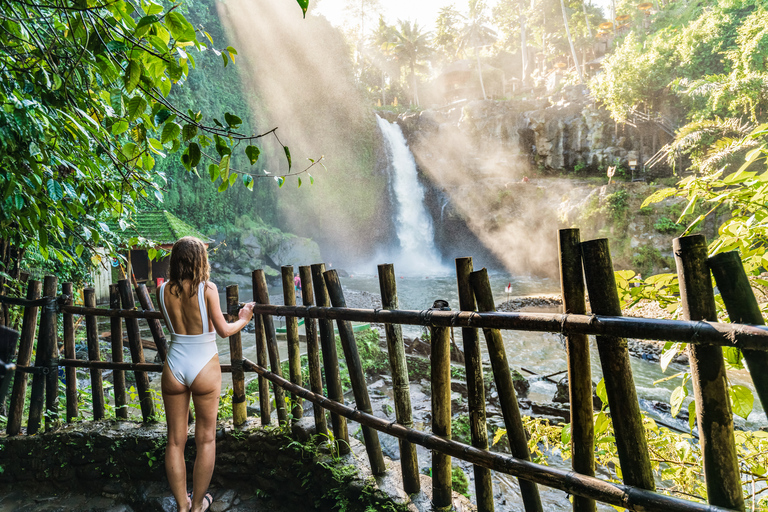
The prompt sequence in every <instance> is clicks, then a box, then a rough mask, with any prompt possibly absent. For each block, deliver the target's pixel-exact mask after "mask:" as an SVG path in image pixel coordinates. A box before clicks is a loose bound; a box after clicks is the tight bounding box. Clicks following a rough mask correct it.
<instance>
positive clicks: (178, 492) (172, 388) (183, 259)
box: [157, 236, 254, 512]
mask: <svg viewBox="0 0 768 512" xmlns="http://www.w3.org/2000/svg"><path fill="white" fill-rule="evenodd" d="M209 271H210V267H209V265H208V254H207V252H206V249H205V245H203V243H202V242H201V241H200V240H198V239H197V238H194V237H190V236H187V237H184V238H181V239H179V240H178V241H177V242H176V243H175V244H173V249H171V262H170V276H169V279H168V281H167V282H166V283H163V285H162V286H161V287H160V288H159V289H158V291H157V298H158V304H160V309H161V310H162V312H163V316H165V323H166V325H167V326H168V329H169V330H170V331H171V343H170V345H169V347H168V359H167V360H166V364H165V367H164V368H163V376H162V391H163V402H164V404H165V417H166V422H167V424H168V446H167V448H166V450H165V471H166V474H167V475H168V482H169V483H170V486H171V492H173V496H174V497H175V498H176V503H177V506H178V510H179V512H187V511H189V510H191V511H192V512H202V511H205V510H208V509H209V508H210V506H211V503H212V502H213V497H212V496H211V494H210V493H208V492H207V490H208V485H209V484H210V482H211V476H212V475H213V466H214V463H215V461H216V416H217V412H218V407H219V395H220V394H221V367H220V366H219V354H218V350H217V349H216V334H218V335H219V336H221V337H222V338H226V337H228V336H231V335H233V334H235V333H236V332H238V331H240V329H242V328H243V327H245V324H247V323H248V322H249V321H250V319H251V318H252V317H253V305H254V303H253V302H251V303H249V304H246V305H245V307H244V308H242V309H241V310H240V313H239V315H238V317H239V319H238V320H237V321H236V322H233V323H227V321H226V319H225V318H224V314H223V313H222V312H221V305H220V304H219V293H218V291H217V289H216V285H215V284H213V283H211V282H208V278H209ZM214 329H215V330H216V332H214ZM190 395H191V396H192V401H193V402H194V404H195V445H196V446H197V459H196V460H195V466H194V472H193V474H192V494H191V495H188V494H187V467H186V465H185V463H184V446H185V445H186V443H187V418H188V416H189V398H190Z"/></svg>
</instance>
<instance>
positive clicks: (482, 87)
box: [475, 45, 488, 100]
mask: <svg viewBox="0 0 768 512" xmlns="http://www.w3.org/2000/svg"><path fill="white" fill-rule="evenodd" d="M475 58H476V59H477V76H479V77H480V90H482V91H483V99H484V100H487V99H488V96H486V94H485V84H483V68H482V67H480V49H479V48H478V47H477V45H475Z"/></svg>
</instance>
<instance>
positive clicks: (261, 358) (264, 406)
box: [253, 315, 272, 426]
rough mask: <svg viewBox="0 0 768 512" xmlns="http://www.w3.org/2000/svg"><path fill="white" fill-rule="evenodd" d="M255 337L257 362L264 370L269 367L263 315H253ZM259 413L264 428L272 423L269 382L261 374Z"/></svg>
mask: <svg viewBox="0 0 768 512" xmlns="http://www.w3.org/2000/svg"><path fill="white" fill-rule="evenodd" d="M253 322H254V323H253V325H254V327H255V329H254V336H255V337H256V361H257V362H258V363H259V366H261V367H262V368H266V367H267V340H266V338H265V337H264V324H263V322H262V320H261V315H253ZM258 379H259V412H260V413H261V416H260V417H261V424H262V426H266V425H269V424H270V423H271V422H272V418H271V416H272V411H271V406H270V403H269V381H268V380H267V379H266V377H264V376H263V375H261V374H259V377H258Z"/></svg>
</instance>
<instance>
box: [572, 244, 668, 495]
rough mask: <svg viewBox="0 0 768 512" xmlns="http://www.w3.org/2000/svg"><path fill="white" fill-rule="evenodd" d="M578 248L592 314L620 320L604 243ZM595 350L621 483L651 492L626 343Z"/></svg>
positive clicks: (603, 340) (602, 341)
mask: <svg viewBox="0 0 768 512" xmlns="http://www.w3.org/2000/svg"><path fill="white" fill-rule="evenodd" d="M580 245H581V253H582V258H583V264H584V275H585V277H586V280H587V290H588V292H589V303H590V306H591V307H592V312H593V313H595V314H598V315H611V316H621V304H620V303H619V294H618V291H617V290H616V278H615V277H614V275H613V264H612V263H611V254H610V251H609V249H608V240H607V239H605V238H601V239H598V240H590V241H588V242H582V243H581V244H580ZM597 350H598V353H599V354H600V365H601V366H602V368H603V379H604V380H605V391H606V394H607V395H608V405H609V406H610V408H611V421H612V423H613V429H614V431H615V433H616V448H617V451H618V452H619V461H620V463H621V473H622V476H623V479H624V483H626V484H629V485H633V486H635V487H640V488H643V489H649V490H651V491H652V490H654V489H655V488H656V485H655V483H654V481H653V470H652V469H651V461H650V458H649V455H648V442H647V440H646V439H645V429H644V428H643V419H642V416H641V415H640V404H639V402H638V400H637V390H636V389H635V381H634V379H633V377H632V367H631V366H630V362H629V351H628V350H627V340H626V339H625V338H619V337H613V336H598V337H597ZM590 393H591V391H590Z"/></svg>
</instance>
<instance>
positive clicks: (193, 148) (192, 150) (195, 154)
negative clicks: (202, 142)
mask: <svg viewBox="0 0 768 512" xmlns="http://www.w3.org/2000/svg"><path fill="white" fill-rule="evenodd" d="M188 150H189V166H190V167H197V164H199V163H200V157H201V153H200V146H199V145H198V144H197V143H196V142H192V143H191V144H190V145H189V148H188Z"/></svg>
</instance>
